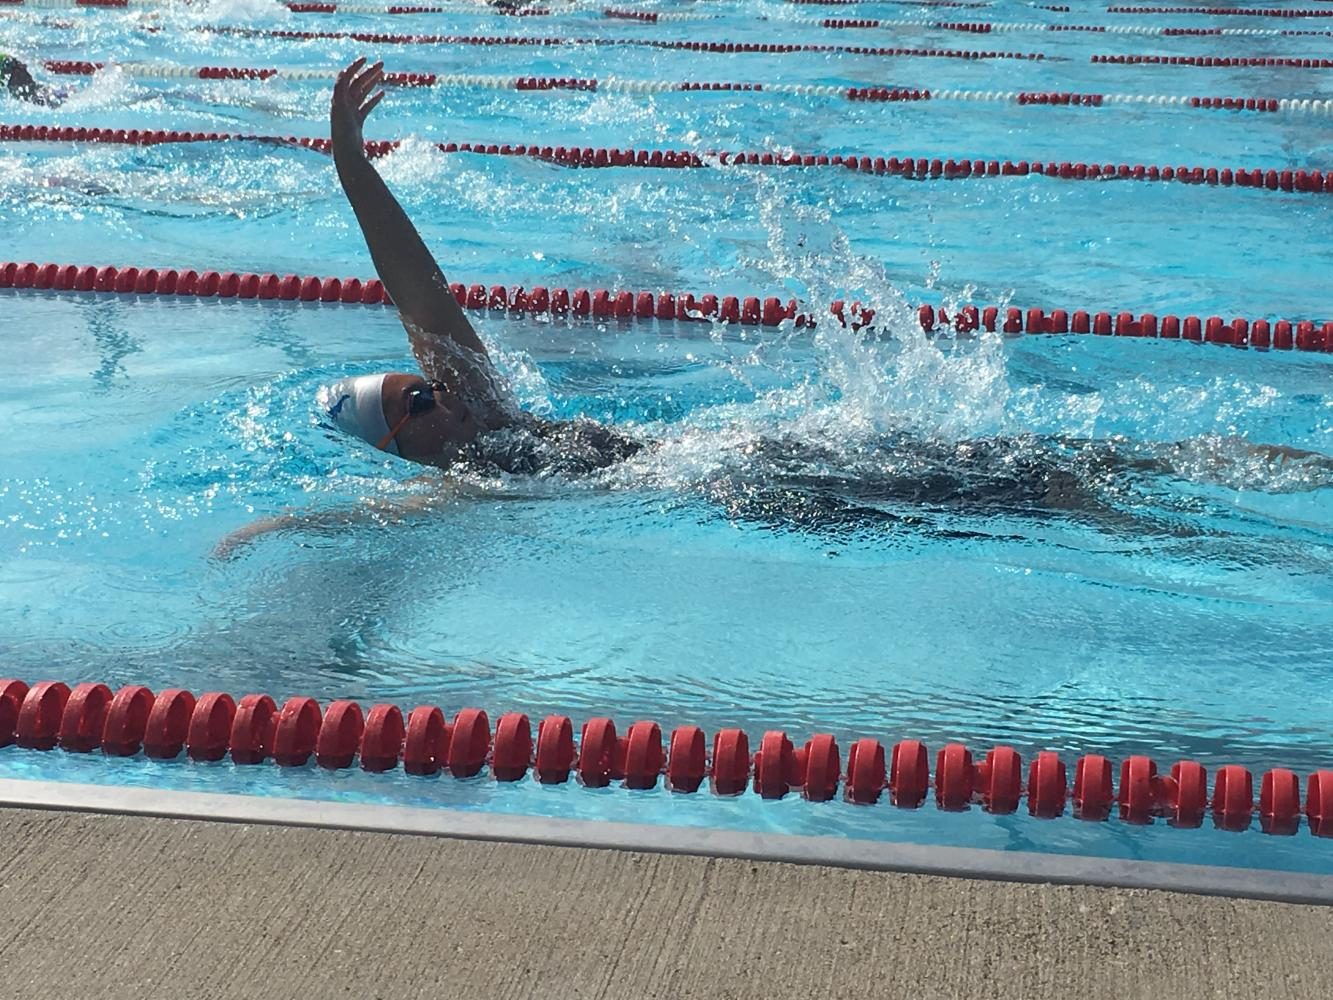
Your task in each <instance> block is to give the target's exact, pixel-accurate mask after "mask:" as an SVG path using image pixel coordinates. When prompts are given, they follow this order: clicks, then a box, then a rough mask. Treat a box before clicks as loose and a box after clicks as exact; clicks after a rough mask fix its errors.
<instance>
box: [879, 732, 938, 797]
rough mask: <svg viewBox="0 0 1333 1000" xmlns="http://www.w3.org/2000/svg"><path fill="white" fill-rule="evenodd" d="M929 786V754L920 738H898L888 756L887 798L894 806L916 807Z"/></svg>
mask: <svg viewBox="0 0 1333 1000" xmlns="http://www.w3.org/2000/svg"><path fill="white" fill-rule="evenodd" d="M929 788H930V755H929V753H928V751H927V750H926V745H925V744H924V743H922V742H921V741H920V740H899V741H898V742H897V743H895V744H894V745H893V753H892V754H891V755H890V757H889V799H890V801H891V802H893V804H894V805H895V806H901V807H902V808H905V809H916V808H917V807H918V806H920V805H921V803H923V802H925V801H926V792H927V791H928V790H929Z"/></svg>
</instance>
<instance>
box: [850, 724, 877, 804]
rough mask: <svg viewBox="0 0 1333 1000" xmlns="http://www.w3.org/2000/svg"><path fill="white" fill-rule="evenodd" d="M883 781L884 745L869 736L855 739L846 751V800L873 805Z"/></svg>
mask: <svg viewBox="0 0 1333 1000" xmlns="http://www.w3.org/2000/svg"><path fill="white" fill-rule="evenodd" d="M885 782H886V772H885V769H884V745H883V744H882V743H880V741H879V740H872V739H869V738H867V739H860V740H857V741H856V742H855V743H853V744H852V746H851V749H850V750H848V751H847V785H846V794H847V800H848V801H849V802H857V803H859V804H861V805H873V804H874V803H876V802H878V801H879V797H880V794H881V793H882V792H883V791H884V786H885Z"/></svg>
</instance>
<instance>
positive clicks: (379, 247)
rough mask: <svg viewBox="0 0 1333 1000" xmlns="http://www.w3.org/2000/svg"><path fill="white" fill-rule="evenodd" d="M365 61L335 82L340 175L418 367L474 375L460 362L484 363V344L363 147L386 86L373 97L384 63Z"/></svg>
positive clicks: (333, 125) (441, 375)
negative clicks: (366, 128) (370, 119)
mask: <svg viewBox="0 0 1333 1000" xmlns="http://www.w3.org/2000/svg"><path fill="white" fill-rule="evenodd" d="M365 63H366V60H365V59H364V58H362V59H358V60H356V62H354V63H352V64H351V65H350V66H348V67H347V68H346V69H344V70H343V71H342V72H341V73H339V74H338V81H337V83H336V84H334V87H333V101H332V103H331V106H330V111H329V126H330V133H331V137H332V142H333V161H334V164H335V165H336V167H337V169H338V179H339V181H341V182H342V186H343V191H344V192H346V194H347V200H348V201H349V202H350V203H351V205H352V211H353V212H355V213H356V220H357V222H358V223H359V224H360V226H361V232H362V234H363V235H364V236H365V239H366V246H367V247H368V248H369V249H370V256H371V259H372V260H373V261H374V262H375V270H376V271H377V272H378V273H379V276H380V280H381V281H383V282H384V287H385V288H386V289H387V290H388V292H389V296H390V297H391V298H392V299H393V302H394V305H395V306H397V308H398V312H399V314H400V315H401V317H402V319H403V325H404V326H405V327H407V332H408V337H409V339H410V340H411V342H412V352H413V353H414V354H415V355H416V357H417V361H418V362H419V363H420V364H421V367H422V370H423V371H424V372H425V373H426V375H427V377H429V378H433V379H440V380H441V381H448V380H450V377H451V376H454V377H459V376H461V377H463V378H464V379H467V378H469V377H471V376H473V375H474V374H475V373H474V372H472V371H468V370H463V371H460V370H459V368H460V367H463V368H465V369H466V368H468V367H476V366H477V365H481V366H488V364H489V359H488V357H487V354H486V348H485V346H484V345H483V344H482V342H481V339H480V338H479V337H478V336H477V333H476V331H475V330H474V329H473V328H472V324H471V323H469V322H468V318H467V316H466V315H465V314H464V313H463V310H462V307H460V306H459V304H458V301H457V300H456V299H455V298H454V296H453V293H452V292H451V291H449V283H448V282H447V281H446V280H445V277H444V274H443V272H442V271H441V270H440V266H439V264H438V263H436V261H435V258H434V257H433V256H432V255H431V252H430V250H429V249H428V248H427V247H426V244H425V242H424V241H423V240H422V239H421V234H420V233H418V232H417V230H416V227H415V226H414V225H412V220H411V219H409V218H408V217H407V213H406V212H404V211H403V207H402V206H401V205H400V204H398V200H397V199H396V198H394V196H393V194H392V193H391V192H390V191H389V188H388V186H387V185H386V184H385V183H384V180H383V178H381V177H380V175H379V173H378V172H377V171H376V170H375V168H374V166H372V165H371V162H370V160H369V159H368V158H367V156H366V153H365V145H364V142H365V140H364V137H363V135H362V131H361V127H362V125H363V123H364V122H365V120H366V117H367V116H368V115H369V114H370V112H371V111H372V110H374V108H375V105H377V104H378V103H379V102H380V99H381V98H382V97H383V96H384V91H383V90H380V91H379V92H377V93H375V94H374V96H373V97H372V96H370V95H371V93H372V91H375V88H376V87H378V86H379V85H380V83H382V82H383V79H384V68H383V64H382V63H376V64H375V65H373V66H371V67H369V68H365ZM458 347H461V348H464V352H459V351H457V350H456V348H458ZM469 354H470V355H473V356H475V357H471V358H469V357H468V356H467V355H469ZM451 361H452V362H453V364H450V362H451ZM460 361H461V362H463V364H462V365H460V364H459V362H460Z"/></svg>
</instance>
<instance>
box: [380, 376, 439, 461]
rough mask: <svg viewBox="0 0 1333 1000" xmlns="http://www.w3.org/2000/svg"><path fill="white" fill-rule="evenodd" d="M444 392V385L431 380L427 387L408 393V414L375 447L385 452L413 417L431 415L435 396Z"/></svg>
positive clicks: (417, 388)
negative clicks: (424, 414)
mask: <svg viewBox="0 0 1333 1000" xmlns="http://www.w3.org/2000/svg"><path fill="white" fill-rule="evenodd" d="M443 390H444V383H443V382H439V381H436V380H435V379H431V380H429V381H427V382H426V384H425V385H419V386H417V387H415V388H413V389H409V390H408V392H407V412H406V413H404V414H403V415H402V416H401V417H400V418H399V419H398V423H396V424H394V425H393V430H391V431H389V433H388V434H386V435H384V437H383V438H381V439H380V443H379V444H377V445H375V447H376V448H378V449H379V450H380V451H385V450H386V449H387V448H388V447H389V442H391V441H393V439H394V438H396V437H397V436H398V432H399V431H401V430H402V429H403V425H404V424H406V423H407V422H408V421H409V420H411V419H412V418H413V417H419V416H421V414H423V413H429V412H430V411H431V410H433V409H435V394H436V393H437V392H442V391H443Z"/></svg>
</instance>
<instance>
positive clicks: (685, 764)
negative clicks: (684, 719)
mask: <svg viewBox="0 0 1333 1000" xmlns="http://www.w3.org/2000/svg"><path fill="white" fill-rule="evenodd" d="M707 756H708V751H707V743H706V741H705V740H704V731H703V730H702V729H700V728H699V727H698V726H677V727H676V728H675V729H674V730H673V731H672V733H671V746H670V749H669V751H668V753H667V787H668V788H670V789H671V790H672V791H673V792H696V791H698V790H699V786H700V785H701V784H703V780H704V775H705V774H706V773H707V771H708V760H707Z"/></svg>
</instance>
